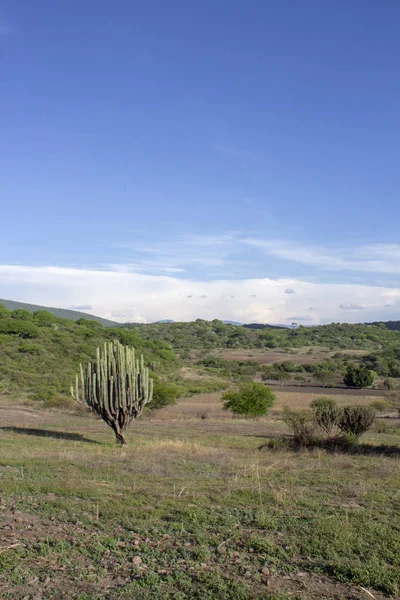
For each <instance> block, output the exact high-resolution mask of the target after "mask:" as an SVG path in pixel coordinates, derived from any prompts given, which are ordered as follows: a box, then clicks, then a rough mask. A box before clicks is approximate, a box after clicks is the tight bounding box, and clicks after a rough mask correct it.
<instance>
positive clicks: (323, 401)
mask: <svg viewBox="0 0 400 600" xmlns="http://www.w3.org/2000/svg"><path fill="white" fill-rule="evenodd" d="M311 407H312V409H313V412H314V420H315V422H316V423H317V425H318V426H319V427H321V429H322V430H323V431H324V432H325V433H326V434H327V435H331V433H332V432H333V431H334V429H335V428H336V427H337V424H338V419H339V416H340V410H339V408H338V406H337V404H336V402H335V401H334V400H332V399H331V398H317V399H316V400H314V401H313V402H312V403H311Z"/></svg>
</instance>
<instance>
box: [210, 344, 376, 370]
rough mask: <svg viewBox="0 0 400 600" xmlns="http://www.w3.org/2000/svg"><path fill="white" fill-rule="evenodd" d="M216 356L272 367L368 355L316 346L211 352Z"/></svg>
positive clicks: (357, 351)
mask: <svg viewBox="0 0 400 600" xmlns="http://www.w3.org/2000/svg"><path fill="white" fill-rule="evenodd" d="M210 354H213V355H215V356H220V357H222V358H225V359H226V360H254V361H256V362H258V363H259V364H260V365H270V364H273V363H275V362H283V361H285V360H290V361H291V362H292V363H293V364H294V365H301V364H312V363H317V362H320V361H322V360H326V359H329V358H331V357H332V356H333V355H334V354H347V355H352V356H353V357H354V359H357V358H358V357H362V356H365V355H366V354H368V351H366V350H335V351H333V350H330V349H329V348H324V347H319V346H314V347H305V348H296V349H293V350H291V351H287V350H280V349H279V348H276V349H275V348H274V349H271V350H265V349H264V348H252V349H250V350H249V349H245V348H232V349H226V348H224V349H223V350H219V349H218V350H214V351H213V352H210Z"/></svg>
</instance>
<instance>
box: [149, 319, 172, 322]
mask: <svg viewBox="0 0 400 600" xmlns="http://www.w3.org/2000/svg"><path fill="white" fill-rule="evenodd" d="M154 323H175V321H173V320H172V319H161V321H154Z"/></svg>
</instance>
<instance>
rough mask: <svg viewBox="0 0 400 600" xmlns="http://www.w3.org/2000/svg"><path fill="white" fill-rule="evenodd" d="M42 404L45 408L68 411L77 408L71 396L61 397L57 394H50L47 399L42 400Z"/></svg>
mask: <svg viewBox="0 0 400 600" xmlns="http://www.w3.org/2000/svg"><path fill="white" fill-rule="evenodd" d="M43 403H44V406H45V407H46V408H65V409H70V410H75V409H76V408H77V403H76V402H75V401H74V400H73V399H72V398H71V396H63V395H62V394H57V395H56V396H53V394H51V395H50V396H49V397H48V398H47V399H44V401H43Z"/></svg>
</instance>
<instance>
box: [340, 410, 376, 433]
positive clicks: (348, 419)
mask: <svg viewBox="0 0 400 600" xmlns="http://www.w3.org/2000/svg"><path fill="white" fill-rule="evenodd" d="M375 416H376V413H375V411H374V409H373V408H371V407H370V406H345V407H343V408H342V409H341V410H340V416H339V419H338V426H339V429H341V430H342V431H343V433H346V434H348V435H353V436H355V437H359V436H360V435H362V434H363V433H365V432H366V431H368V429H370V428H371V427H372V425H373V423H374V421H375Z"/></svg>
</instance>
